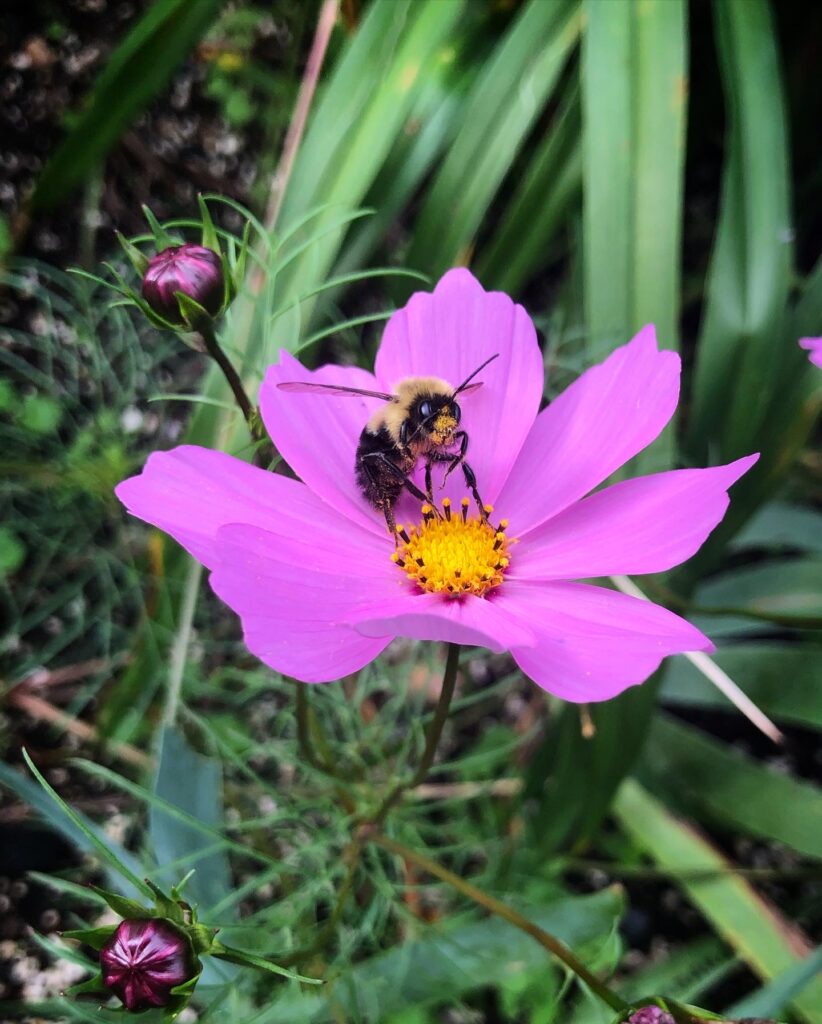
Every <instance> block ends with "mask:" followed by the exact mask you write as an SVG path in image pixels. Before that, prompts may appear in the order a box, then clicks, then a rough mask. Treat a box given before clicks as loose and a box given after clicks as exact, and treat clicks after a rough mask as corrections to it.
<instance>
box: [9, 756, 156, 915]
mask: <svg viewBox="0 0 822 1024" xmlns="http://www.w3.org/2000/svg"><path fill="white" fill-rule="evenodd" d="M23 757H24V759H25V761H26V764H27V765H28V767H29V769H30V770H31V772H32V774H33V775H34V777H35V779H36V780H37V782H38V783H39V784H40V787H41V788H42V790H43V791H44V792H45V794H46V795H47V796H48V798H49V800H48V801H45V802H44V801H43V800H42V799H37V796H38V794H37V788H36V787H34V786H33V785H32V784H31V783H30V782H29V781H28V780H27V779H23V778H20V777H19V775H18V773H17V772H15V771H14V770H13V769H12V768H9V767H8V766H7V765H0V781H2V782H3V783H4V784H5V785H7V786H9V787H10V788H12V789H13V790H15V791H16V792H17V793H18V794H19V795H20V796H21V797H22V798H23V799H24V800H25V801H26V802H27V803H28V804H29V805H30V806H31V807H33V808H34V809H35V810H36V811H38V813H40V814H41V815H43V817H45V818H46V819H47V820H48V821H49V822H50V823H52V824H53V825H54V826H55V827H56V828H58V829H59V830H60V831H61V832H63V833H64V834H65V835H67V836H68V838H69V839H70V840H71V841H72V842H74V843H75V844H76V845H77V846H79V847H80V849H86V850H90V851H93V852H94V853H96V854H97V855H98V856H99V857H100V859H101V860H102V861H103V862H104V863H105V864H107V865H108V866H109V867H110V868H112V869H113V871H114V873H115V875H116V876H120V877H121V878H124V879H126V880H127V881H128V882H130V883H131V885H133V886H134V888H135V889H136V890H137V891H138V892H140V893H143V894H146V895H147V894H148V890H147V889H146V886H145V883H144V882H143V880H142V878H140V877H139V876H138V875H137V874H136V873H135V871H134V870H132V868H131V867H129V865H128V864H127V863H126V860H127V859H128V860H130V861H131V862H132V863H133V860H132V858H130V857H129V856H128V854H125V851H123V855H122V856H118V855H117V853H115V852H114V851H115V849H116V846H115V844H113V843H112V842H111V841H110V840H108V839H104V838H102V836H101V835H100V834H99V833H98V832H97V830H96V829H95V827H94V826H92V824H91V822H89V821H87V820H86V819H85V818H84V817H83V816H82V815H80V814H78V813H77V811H75V810H73V809H72V808H71V807H69V805H68V804H67V803H66V802H65V800H63V799H62V797H60V796H59V795H58V794H57V792H56V791H55V790H54V789H53V788H52V786H50V785H49V783H48V782H47V781H46V780H45V778H44V777H43V776H42V775H41V773H40V771H39V770H38V768H37V766H36V765H35V764H34V762H33V761H32V760H31V758H30V757H29V754H28V751H26V750H25V749H24V750H23ZM32 790H34V792H33V791H32ZM49 803H50V804H52V805H53V806H52V807H51V808H50V807H49V806H48V805H49ZM54 807H56V808H57V809H58V810H59V812H60V813H59V815H56V814H54V813H53V808H54Z"/></svg>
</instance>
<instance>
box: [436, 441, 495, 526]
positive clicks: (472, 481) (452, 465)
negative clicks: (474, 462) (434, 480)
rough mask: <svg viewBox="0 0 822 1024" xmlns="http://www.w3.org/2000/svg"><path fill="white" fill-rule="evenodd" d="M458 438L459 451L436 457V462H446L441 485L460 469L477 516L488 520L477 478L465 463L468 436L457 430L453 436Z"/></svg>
mask: <svg viewBox="0 0 822 1024" xmlns="http://www.w3.org/2000/svg"><path fill="white" fill-rule="evenodd" d="M454 436H455V437H457V438H459V442H460V450H459V451H458V452H457V454H456V455H439V456H437V457H436V461H437V462H448V464H449V465H448V469H446V471H445V476H444V477H443V483H445V481H446V480H447V479H448V477H449V476H450V474H451V472H452V470H455V469H456V468H457V466H461V467H462V475H463V476H464V477H465V485H466V487H467V488H468V490H469V491H470V492H471V494H472V495H473V498H474V501H475V502H476V503H477V508H478V509H479V514H480V517H481V518H482V519H487V518H488V513H487V512H486V511H485V504H484V502H483V500H482V498H481V497H480V493H479V490H478V488H477V478H476V475H475V474H474V471H473V469H471V467H470V466H469V465H468V463H467V462H466V461H465V453H466V452H467V451H468V434H466V433H465V431H464V430H459V431H457V433H456V434H455V435H454Z"/></svg>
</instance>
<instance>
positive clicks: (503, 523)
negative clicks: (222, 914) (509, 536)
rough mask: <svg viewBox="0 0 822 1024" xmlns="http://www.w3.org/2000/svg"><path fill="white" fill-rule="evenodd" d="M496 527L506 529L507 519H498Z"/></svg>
mask: <svg viewBox="0 0 822 1024" xmlns="http://www.w3.org/2000/svg"><path fill="white" fill-rule="evenodd" d="M498 528H499V529H500V530H507V529H508V520H507V519H500V521H499V527H498Z"/></svg>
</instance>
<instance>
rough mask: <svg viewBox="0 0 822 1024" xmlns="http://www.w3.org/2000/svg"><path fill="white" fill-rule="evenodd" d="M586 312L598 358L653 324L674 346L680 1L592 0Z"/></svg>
mask: <svg viewBox="0 0 822 1024" xmlns="http://www.w3.org/2000/svg"><path fill="white" fill-rule="evenodd" d="M584 10H585V14H586V19H587V20H586V31H585V35H584V39H583V48H582V58H583V59H582V107H583V125H584V136H583V179H584V202H583V222H584V235H583V239H584V249H585V309H586V320H587V325H588V334H589V338H590V340H591V342H592V346H593V352H594V353H595V354H604V353H606V352H608V351H610V350H611V349H612V348H613V347H614V346H615V345H617V344H623V343H624V342H625V341H626V340H627V339H628V338H629V337H630V336H631V335H632V334H633V333H634V332H635V331H636V330H638V329H639V328H640V327H642V326H643V325H644V324H646V323H649V322H650V323H654V324H656V327H657V332H658V337H659V341H660V344H661V345H663V346H664V347H666V348H676V347H677V337H678V329H677V328H678V321H679V280H680V265H679V261H680V238H681V220H682V178H683V166H684V126H685V106H686V95H687V89H686V79H687V70H686V7H685V4H684V2H682V0H629V2H623V3H599V2H598V0H587V2H586V3H585V7H584Z"/></svg>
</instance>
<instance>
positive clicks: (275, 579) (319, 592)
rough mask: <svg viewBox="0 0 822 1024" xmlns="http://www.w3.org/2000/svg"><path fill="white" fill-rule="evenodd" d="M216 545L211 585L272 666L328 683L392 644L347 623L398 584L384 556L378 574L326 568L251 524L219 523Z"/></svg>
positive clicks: (348, 566)
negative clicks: (295, 557) (217, 556)
mask: <svg viewBox="0 0 822 1024" xmlns="http://www.w3.org/2000/svg"><path fill="white" fill-rule="evenodd" d="M217 543H218V548H219V551H220V562H219V564H218V565H217V567H216V568H215V570H214V572H213V573H212V575H211V586H212V589H213V590H214V592H215V594H217V596H218V597H219V598H220V599H221V600H222V601H224V602H225V603H226V604H227V605H228V606H229V608H231V609H233V611H235V612H236V613H237V614H238V615H239V616H240V619H241V621H242V625H243V637H244V640H245V644H246V646H247V647H248V649H249V650H250V651H251V652H252V654H255V655H256V656H257V657H258V658H259V659H260V660H261V661H263V662H265V664H266V665H269V666H270V667H271V668H273V669H276V670H277V671H278V672H282V673H283V674H285V675H289V676H293V677H294V678H295V679H300V680H302V681H303V682H306V683H321V682H329V681H331V680H333V679H340V678H341V677H342V676H345V675H348V674H349V673H350V672H356V671H357V669H360V668H362V666H363V665H367V664H368V663H369V662H370V661H373V659H374V658H376V657H377V655H378V654H379V653H380V652H381V651H382V650H383V649H384V648H385V647H386V646H387V645H388V643H389V642H390V640H391V636H390V634H388V633H384V634H382V635H380V636H377V637H366V636H363V635H362V634H360V633H358V632H357V631H356V630H354V629H352V628H351V626H350V625H348V624H347V622H348V620H349V619H350V618H351V617H352V616H353V617H356V609H357V608H358V607H360V606H362V605H363V604H364V603H366V602H371V601H374V600H378V599H380V598H382V599H383V600H390V599H391V598H392V597H393V595H394V594H395V592H396V591H397V590H398V589H399V587H400V585H401V582H400V581H398V579H397V575H396V574H395V570H394V566H393V565H392V564H391V563H390V562H388V561H387V559H386V563H387V564H385V563H384V564H383V572H382V573H381V575H380V576H379V577H374V576H370V575H367V574H366V575H362V574H361V572H360V569H361V565H360V564H359V563H358V561H357V560H356V559H354V560H352V561H351V562H350V563H349V562H343V561H341V562H340V564H339V566H338V570H337V571H336V572H332V571H329V570H328V569H327V568H323V567H320V566H318V565H317V563H316V560H315V559H314V558H312V557H311V556H310V555H305V556H304V557H303V559H302V561H301V562H300V563H296V562H294V561H293V560H291V553H290V552H289V551H288V545H287V544H286V545H283V544H282V543H278V538H277V537H275V536H274V535H272V534H271V533H268V532H267V531H265V530H259V529H256V528H254V527H249V526H232V525H229V526H225V527H223V528H222V529H221V530H220V531H219V535H218V541H217ZM284 548H285V549H286V550H285V551H284V550H283V549H284ZM283 555H285V558H284V559H283V557H282V556H283Z"/></svg>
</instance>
